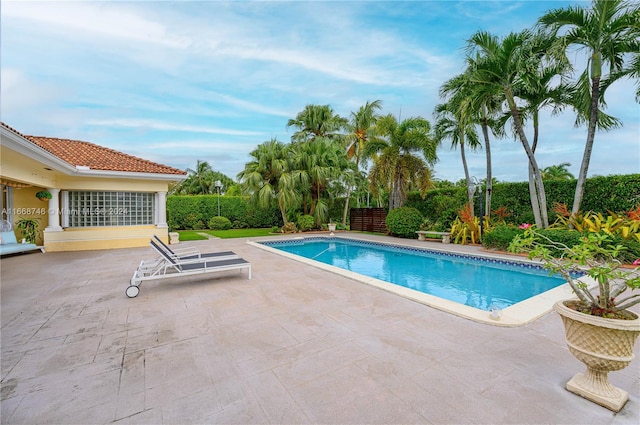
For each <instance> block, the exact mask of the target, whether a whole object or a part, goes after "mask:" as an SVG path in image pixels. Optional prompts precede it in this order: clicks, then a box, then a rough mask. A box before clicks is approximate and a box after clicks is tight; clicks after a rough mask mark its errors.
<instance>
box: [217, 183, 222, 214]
mask: <svg viewBox="0 0 640 425" xmlns="http://www.w3.org/2000/svg"><path fill="white" fill-rule="evenodd" d="M215 185H216V189H218V217H220V189H222V182H221V181H220V180H216V182H215Z"/></svg>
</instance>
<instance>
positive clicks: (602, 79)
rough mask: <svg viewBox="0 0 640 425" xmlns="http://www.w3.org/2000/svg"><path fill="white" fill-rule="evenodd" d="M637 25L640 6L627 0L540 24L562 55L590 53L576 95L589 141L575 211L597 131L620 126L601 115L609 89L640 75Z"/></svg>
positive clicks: (571, 9)
mask: <svg viewBox="0 0 640 425" xmlns="http://www.w3.org/2000/svg"><path fill="white" fill-rule="evenodd" d="M638 22H640V4H639V3H637V2H629V1H624V0H593V1H592V3H591V6H568V7H566V8H563V9H553V10H551V11H549V12H547V13H546V14H545V15H543V16H542V17H541V18H540V20H539V24H540V25H541V26H542V27H543V28H545V29H546V30H548V31H549V33H550V34H551V35H553V36H555V37H556V46H558V47H560V48H561V49H562V50H563V51H564V52H567V51H569V50H570V49H572V48H574V47H577V48H578V49H582V50H585V51H586V53H587V66H585V67H584V70H583V72H582V74H580V76H579V77H578V79H577V81H576V83H575V92H574V93H573V97H572V99H573V102H572V105H573V107H574V109H575V110H576V114H577V118H576V124H580V123H585V122H586V123H587V140H586V142H585V147H584V155H583V157H582V163H581V165H580V171H579V173H578V181H577V184H576V191H575V196H574V200H573V208H572V212H573V213H577V212H578V211H579V210H580V205H581V203H582V197H583V195H584V184H585V180H586V178H587V171H588V169H589V162H590V160H591V152H592V149H593V144H594V139H595V132H596V130H597V128H598V127H599V128H601V129H604V130H607V129H610V128H614V127H615V126H617V125H619V121H618V120H617V119H615V118H613V117H610V116H608V115H606V114H605V113H604V112H603V109H604V107H605V102H604V95H605V91H606V89H607V88H608V87H609V86H610V85H611V84H612V83H613V82H614V81H616V80H617V79H619V78H622V77H623V76H626V75H630V76H632V77H634V76H635V77H636V78H638V77H639V75H638V72H637V71H638V67H637V65H638V52H640V25H638ZM629 54H634V56H632V57H633V61H632V62H631V64H630V65H629V66H628V67H626V68H625V58H628V57H629ZM634 65H635V66H634ZM606 71H608V74H606ZM636 94H637V93H636Z"/></svg>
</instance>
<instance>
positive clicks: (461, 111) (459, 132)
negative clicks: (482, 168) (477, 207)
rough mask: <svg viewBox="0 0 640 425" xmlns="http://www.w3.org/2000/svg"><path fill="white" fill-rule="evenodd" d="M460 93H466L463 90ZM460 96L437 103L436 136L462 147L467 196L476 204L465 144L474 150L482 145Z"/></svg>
mask: <svg viewBox="0 0 640 425" xmlns="http://www.w3.org/2000/svg"><path fill="white" fill-rule="evenodd" d="M459 93H461V94H464V92H463V91H460V92H459ZM459 100H461V97H460V96H454V97H452V98H451V100H450V101H449V103H443V104H440V105H436V109H435V115H436V119H437V121H436V126H435V137H436V141H437V142H438V143H441V142H442V141H444V140H447V139H449V140H450V141H451V149H455V148H456V147H459V148H460V157H461V158H462V168H463V169H464V177H465V180H466V182H467V196H468V198H469V204H470V205H474V202H473V193H472V191H471V189H470V187H471V176H470V174H469V167H468V165H467V157H466V154H465V146H467V145H468V146H469V147H470V148H471V149H472V150H476V149H477V148H478V147H479V146H480V141H479V139H478V133H477V132H476V129H475V125H474V124H473V122H471V119H470V116H469V111H468V109H466V108H465V104H461V103H460V102H459Z"/></svg>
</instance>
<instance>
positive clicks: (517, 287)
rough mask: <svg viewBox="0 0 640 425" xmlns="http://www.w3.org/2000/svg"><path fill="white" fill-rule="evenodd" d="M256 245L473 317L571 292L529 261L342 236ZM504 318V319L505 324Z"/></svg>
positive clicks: (531, 315)
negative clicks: (551, 295) (558, 293)
mask: <svg viewBox="0 0 640 425" xmlns="http://www.w3.org/2000/svg"><path fill="white" fill-rule="evenodd" d="M257 245H262V246H263V247H266V248H267V249H270V250H277V251H280V252H282V253H283V254H285V255H287V256H292V258H296V257H297V258H296V259H298V260H300V261H304V262H308V263H310V264H314V263H315V264H314V265H319V264H323V265H326V267H323V268H327V269H329V270H331V271H334V272H336V270H335V269H336V268H339V269H342V270H344V273H342V272H341V273H340V274H345V275H347V276H349V277H352V278H355V279H357V280H360V281H363V282H365V283H370V284H371V283H373V284H374V285H375V286H378V287H381V288H382V289H386V290H390V291H392V292H396V293H399V294H400V295H403V296H407V297H408V298H412V299H415V300H417V301H420V302H423V303H425V304H429V305H433V306H435V307H437V308H441V309H443V310H447V311H450V310H454V311H451V312H454V313H455V314H458V315H462V316H464V317H468V318H472V319H473V318H474V317H478V316H483V317H484V318H486V314H487V310H489V309H491V308H492V307H494V308H495V307H497V308H499V309H501V310H504V311H505V312H508V311H509V310H514V311H516V310H518V311H520V310H522V308H521V307H522V304H526V305H529V306H530V305H531V304H532V303H531V301H532V300H535V299H538V300H539V299H540V298H542V299H543V300H544V299H546V298H548V294H549V293H553V292H554V291H555V292H556V293H557V292H560V293H562V297H563V298H570V292H569V294H567V291H566V288H563V287H565V286H567V287H568V285H565V281H564V280H563V279H562V278H560V277H554V276H549V273H548V271H546V270H544V269H543V268H542V267H541V266H540V265H539V264H535V263H533V262H529V261H523V262H516V261H507V260H503V259H496V258H491V257H487V256H469V255H464V254H460V253H452V252H442V251H435V250H430V249H425V248H418V247H402V246H396V245H389V244H385V243H380V242H374V241H366V240H354V239H347V238H342V237H328V238H327V237H310V238H295V239H288V240H274V241H266V242H261V243H260V244H257ZM359 276H362V277H359ZM394 287H395V288H394ZM416 293H419V294H424V295H419V294H416ZM541 294H542V295H541ZM545 294H546V295H547V296H545ZM434 300H435V305H434ZM439 300H442V301H439ZM544 304H545V305H546V304H548V303H544ZM456 305H459V306H460V307H456ZM518 306H520V307H518ZM551 306H552V304H550V305H548V308H547V307H545V311H543V312H539V311H536V312H531V311H527V312H526V314H524V316H526V317H524V316H523V315H522V314H519V313H518V314H516V315H518V316H521V317H519V318H518V319H515V322H518V323H517V324H513V323H511V321H510V320H506V321H504V323H502V325H505V326H517V325H520V324H524V323H526V322H527V321H530V320H533V318H537V317H539V316H540V315H542V314H544V312H546V311H549V310H550V309H551ZM516 307H518V308H516ZM472 310H476V311H475V312H473V311H472ZM478 311H480V312H482V314H479V313H478ZM469 316H472V317H469ZM523 320H524V322H523ZM482 321H484V320H482ZM507 322H508V323H509V324H505V323H507ZM515 322H514V323H515Z"/></svg>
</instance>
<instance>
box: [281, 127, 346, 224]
mask: <svg viewBox="0 0 640 425" xmlns="http://www.w3.org/2000/svg"><path fill="white" fill-rule="evenodd" d="M292 164H293V169H295V171H294V173H293V176H294V181H295V189H296V191H297V192H298V193H301V194H303V202H304V212H305V214H307V213H308V214H309V215H312V216H313V217H314V218H315V220H316V224H317V225H320V224H321V223H322V222H323V221H326V219H327V218H328V213H329V202H328V201H329V198H328V196H327V186H328V185H329V183H330V182H331V181H332V180H337V179H339V178H340V175H341V173H342V171H343V170H345V169H346V168H348V166H349V160H348V159H347V155H346V153H345V151H344V148H343V147H342V144H341V143H340V142H338V141H334V140H331V139H328V138H326V137H317V138H316V139H315V140H314V141H313V142H311V141H306V142H300V143H294V144H293V145H292Z"/></svg>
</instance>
